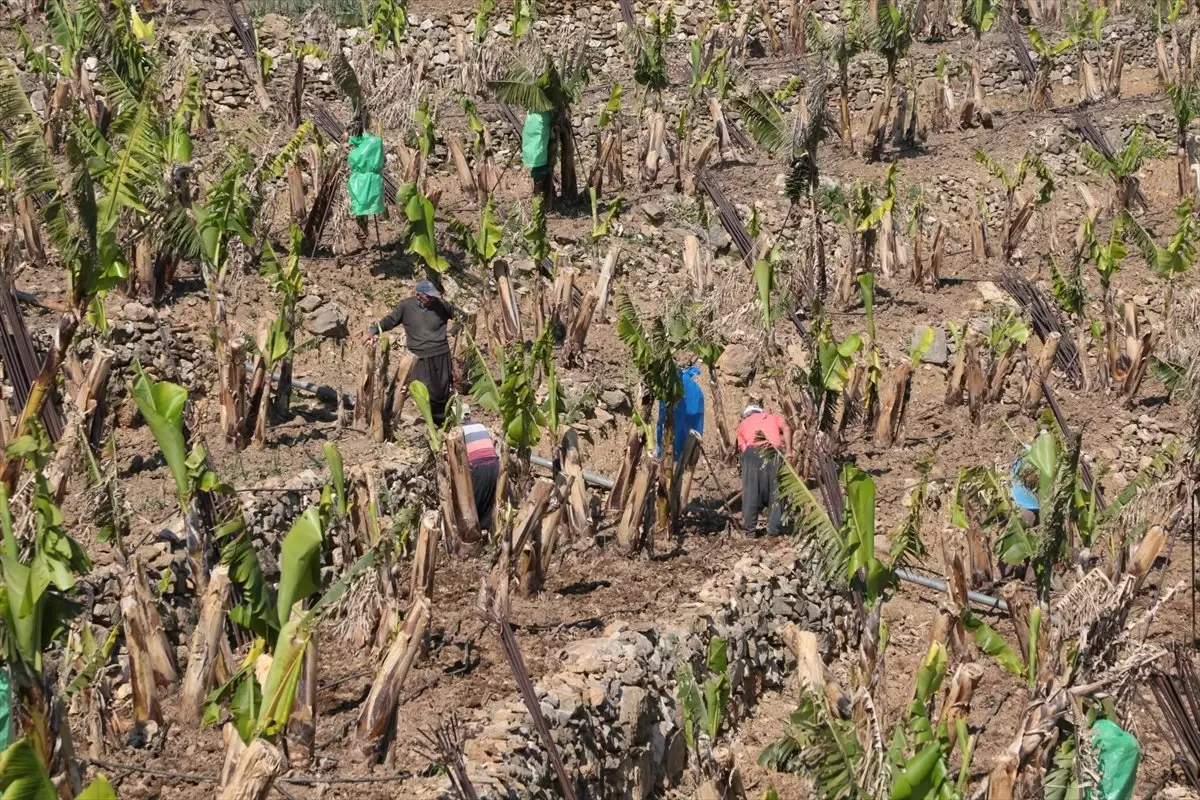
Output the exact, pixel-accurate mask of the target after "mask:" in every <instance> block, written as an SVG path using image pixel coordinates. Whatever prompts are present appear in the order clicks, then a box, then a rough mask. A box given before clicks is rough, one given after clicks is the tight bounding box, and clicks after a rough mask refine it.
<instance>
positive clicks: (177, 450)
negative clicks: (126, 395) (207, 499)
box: [133, 362, 190, 500]
mask: <svg viewBox="0 0 1200 800" xmlns="http://www.w3.org/2000/svg"><path fill="white" fill-rule="evenodd" d="M133 370H134V374H135V375H137V378H136V379H135V380H134V382H133V401H134V402H135V403H137V407H138V411H140V412H141V413H142V418H143V419H145V420H146V424H147V425H149V426H150V432H151V433H153V434H154V440H155V441H156V442H158V447H159V449H160V450H162V454H163V459H164V460H166V462H167V468H168V469H170V470H171V476H172V477H174V478H175V493H176V495H177V496H178V497H179V498H180V500H182V499H183V498H185V497H187V495H188V491H189V485H190V484H189V481H188V468H187V442H186V441H185V440H184V437H183V410H184V407H185V406H186V405H187V399H188V393H187V389H184V388H183V387H182V386H179V385H178V384H174V383H171V382H170V381H152V380H150V378H148V377H147V376H146V373H145V372H143V371H142V366H141V364H138V363H136V362H134V365H133Z"/></svg>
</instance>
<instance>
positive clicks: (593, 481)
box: [529, 456, 613, 491]
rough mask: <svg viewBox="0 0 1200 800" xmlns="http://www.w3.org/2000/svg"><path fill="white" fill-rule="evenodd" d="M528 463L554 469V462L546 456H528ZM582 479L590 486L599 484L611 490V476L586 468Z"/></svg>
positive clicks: (602, 487)
mask: <svg viewBox="0 0 1200 800" xmlns="http://www.w3.org/2000/svg"><path fill="white" fill-rule="evenodd" d="M529 463H530V464H533V465H534V466H535V467H541V468H542V469H547V470H553V469H554V462H553V461H551V460H550V459H548V458H542V457H541V456H530V457H529ZM583 481H584V483H586V484H588V485H590V486H599V487H600V488H601V489H607V490H609V491H611V490H612V488H613V480H612V478H609V477H606V476H604V475H600V474H599V473H596V472H588V471H587V470H586V469H585V470H584V471H583Z"/></svg>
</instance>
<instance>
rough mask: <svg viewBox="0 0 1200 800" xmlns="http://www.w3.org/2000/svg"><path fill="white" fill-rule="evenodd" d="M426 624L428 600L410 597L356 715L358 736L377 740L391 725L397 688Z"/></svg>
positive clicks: (409, 668) (409, 666)
mask: <svg viewBox="0 0 1200 800" xmlns="http://www.w3.org/2000/svg"><path fill="white" fill-rule="evenodd" d="M428 626H429V603H428V602H427V601H426V600H425V598H424V597H415V598H413V599H412V605H411V606H410V607H409V610H408V614H407V615H406V616H405V618H404V624H403V625H402V626H401V628H400V631H399V632H398V633H397V634H396V638H395V639H394V640H393V641H392V645H391V647H390V648H388V652H387V655H386V656H385V657H384V660H383V663H382V664H381V665H380V667H379V672H378V673H377V674H376V676H375V681H374V682H373V683H372V684H371V691H370V693H369V694H368V695H367V700H366V702H365V703H364V704H363V707H362V713H361V714H359V717H358V735H359V736H360V737H362V738H364V739H369V740H372V741H377V740H379V739H380V738H382V737H383V735H384V734H385V733H386V731H387V728H388V726H389V725H390V724H391V720H392V716H393V715H394V714H395V712H396V706H397V705H398V704H399V702H400V690H401V689H402V688H403V687H404V681H405V679H406V678H407V677H408V673H409V672H410V671H411V670H412V665H413V662H414V661H415V660H416V658H417V654H418V652H419V651H420V649H421V639H422V637H423V636H424V635H425V629H426V628H427V627H428Z"/></svg>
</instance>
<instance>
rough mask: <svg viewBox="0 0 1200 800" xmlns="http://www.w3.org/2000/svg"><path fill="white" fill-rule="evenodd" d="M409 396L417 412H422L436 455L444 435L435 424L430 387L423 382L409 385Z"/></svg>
mask: <svg viewBox="0 0 1200 800" xmlns="http://www.w3.org/2000/svg"><path fill="white" fill-rule="evenodd" d="M408 394H409V397H411V398H412V399H413V404H414V405H416V407H417V410H418V411H420V412H421V418H422V419H424V420H425V431H426V433H427V434H429V445H430V447H432V448H433V451H434V452H435V453H436V452H438V451H440V450H441V443H442V434H441V431H439V430H438V426H437V425H435V424H434V422H433V404H432V403H431V402H430V400H429V387H427V386H426V385H425V384H424V383H422V382H421V381H413V382H412V383H410V384H409V385H408Z"/></svg>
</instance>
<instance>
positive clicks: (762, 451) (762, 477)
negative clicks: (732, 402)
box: [737, 403, 792, 536]
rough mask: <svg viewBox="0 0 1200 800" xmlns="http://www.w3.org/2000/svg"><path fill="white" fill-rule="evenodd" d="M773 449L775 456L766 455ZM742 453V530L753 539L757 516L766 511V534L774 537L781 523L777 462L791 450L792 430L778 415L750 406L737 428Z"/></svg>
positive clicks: (781, 510) (781, 505)
mask: <svg viewBox="0 0 1200 800" xmlns="http://www.w3.org/2000/svg"><path fill="white" fill-rule="evenodd" d="M767 445H769V446H770V448H774V449H775V450H776V451H777V453H771V452H769V448H768V447H767ZM737 446H738V450H739V451H741V454H742V530H743V531H744V532H745V534H746V535H747V536H753V535H754V531H755V529H756V528H757V527H758V515H759V514H760V513H762V511H763V509H767V508H769V509H770V511H769V512H768V514H767V535H768V536H777V535H778V534H779V532H780V527H781V526H782V523H783V503H782V502H781V501H780V499H779V459H780V458H782V457H783V454H784V453H788V452H791V449H792V429H791V428H790V427H788V424H787V420H785V419H784V418H783V417H782V416H780V415H779V414H768V413H767V412H765V411H763V410H762V407H761V406H758V405H755V404H753V403H751V404H750V405H748V406H746V409H745V410H744V411H743V412H742V421H741V423H740V424H739V425H738V429H737Z"/></svg>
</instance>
